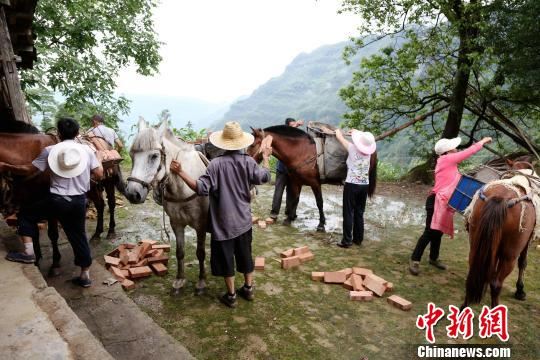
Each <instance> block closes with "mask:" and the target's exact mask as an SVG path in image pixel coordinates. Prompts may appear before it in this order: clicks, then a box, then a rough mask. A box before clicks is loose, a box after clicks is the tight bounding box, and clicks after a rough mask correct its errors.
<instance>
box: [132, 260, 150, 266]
mask: <svg viewBox="0 0 540 360" xmlns="http://www.w3.org/2000/svg"><path fill="white" fill-rule="evenodd" d="M145 265H148V259H142V260H141V261H139V262H138V263H136V264H135V265H133V267H139V266H145Z"/></svg>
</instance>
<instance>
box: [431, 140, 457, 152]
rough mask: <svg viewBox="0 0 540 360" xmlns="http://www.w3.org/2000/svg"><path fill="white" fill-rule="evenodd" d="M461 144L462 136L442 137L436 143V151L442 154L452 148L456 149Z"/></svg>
mask: <svg viewBox="0 0 540 360" xmlns="http://www.w3.org/2000/svg"><path fill="white" fill-rule="evenodd" d="M459 144H461V138H460V137H456V138H453V139H441V140H439V141H437V143H436V144H435V153H436V154H437V155H442V154H444V153H445V152H448V151H450V150H454V149H455V148H457V147H458V146H459Z"/></svg>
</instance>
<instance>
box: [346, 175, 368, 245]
mask: <svg viewBox="0 0 540 360" xmlns="http://www.w3.org/2000/svg"><path fill="white" fill-rule="evenodd" d="M367 193H368V185H358V184H351V183H345V187H344V189H343V240H342V241H341V242H342V243H343V244H347V245H350V244H352V243H353V242H354V243H355V244H361V243H362V241H364V210H365V209H366V199H367Z"/></svg>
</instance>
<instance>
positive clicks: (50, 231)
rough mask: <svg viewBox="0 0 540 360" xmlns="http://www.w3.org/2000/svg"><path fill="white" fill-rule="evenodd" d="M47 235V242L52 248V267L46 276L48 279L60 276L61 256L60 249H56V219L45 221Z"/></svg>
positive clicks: (57, 236)
mask: <svg viewBox="0 0 540 360" xmlns="http://www.w3.org/2000/svg"><path fill="white" fill-rule="evenodd" d="M47 235H48V236H49V240H51V246H52V252H53V256H52V260H53V262H52V265H51V268H50V269H49V273H48V276H49V277H55V276H59V275H61V274H62V271H61V270H60V259H61V258H62V255H60V249H59V248H58V238H59V235H58V220H57V219H48V220H47Z"/></svg>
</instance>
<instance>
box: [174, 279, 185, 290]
mask: <svg viewBox="0 0 540 360" xmlns="http://www.w3.org/2000/svg"><path fill="white" fill-rule="evenodd" d="M184 285H186V279H176V280H174V281H173V284H172V287H173V289H182V288H183V287H184Z"/></svg>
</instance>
